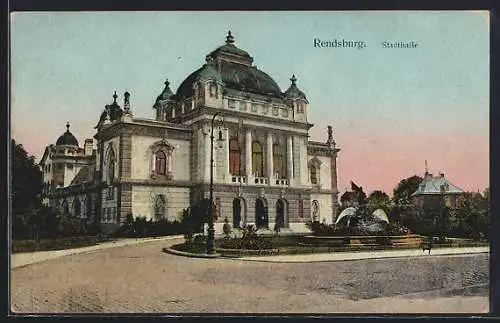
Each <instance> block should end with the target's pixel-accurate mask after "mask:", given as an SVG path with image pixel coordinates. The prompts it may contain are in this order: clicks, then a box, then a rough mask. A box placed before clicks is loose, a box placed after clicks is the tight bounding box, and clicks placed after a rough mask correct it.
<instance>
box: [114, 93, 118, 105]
mask: <svg viewBox="0 0 500 323" xmlns="http://www.w3.org/2000/svg"><path fill="white" fill-rule="evenodd" d="M117 98H118V95H116V91H115V93H114V94H113V103H116V99H117Z"/></svg>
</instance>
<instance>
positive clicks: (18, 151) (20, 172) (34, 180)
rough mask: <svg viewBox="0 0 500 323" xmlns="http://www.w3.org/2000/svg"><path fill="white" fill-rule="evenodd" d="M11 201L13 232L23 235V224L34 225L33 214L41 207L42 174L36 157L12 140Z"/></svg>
mask: <svg viewBox="0 0 500 323" xmlns="http://www.w3.org/2000/svg"><path fill="white" fill-rule="evenodd" d="M10 174H11V178H10V180H11V201H12V213H11V216H12V220H13V221H12V223H13V226H17V227H16V228H13V232H17V233H18V234H21V232H19V230H18V229H20V227H19V226H21V223H24V225H28V226H29V225H30V224H33V219H31V218H32V217H33V214H34V213H36V210H37V209H39V208H40V207H41V199H40V196H41V193H42V172H41V170H40V168H39V167H38V165H36V164H35V157H34V156H30V155H28V153H27V152H26V150H25V149H24V148H23V145H21V144H17V143H16V141H15V140H14V139H11V173H10Z"/></svg>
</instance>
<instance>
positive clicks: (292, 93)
mask: <svg viewBox="0 0 500 323" xmlns="http://www.w3.org/2000/svg"><path fill="white" fill-rule="evenodd" d="M290 81H292V84H290V87H289V88H288V90H286V91H285V96H286V97H287V98H289V99H304V100H307V98H306V95H305V94H304V92H302V91H301V90H300V89H299V88H298V87H297V84H296V83H297V78H296V77H295V75H292V78H291V79H290Z"/></svg>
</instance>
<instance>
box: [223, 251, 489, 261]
mask: <svg viewBox="0 0 500 323" xmlns="http://www.w3.org/2000/svg"><path fill="white" fill-rule="evenodd" d="M485 253H486V254H489V253H490V252H489V251H476V252H464V253H445V254H433V255H429V254H422V255H416V256H415V255H403V256H396V255H394V256H387V257H368V258H355V259H318V260H312V259H307V260H293V259H291V260H266V259H255V258H266V256H263V257H253V259H252V258H251V257H238V258H234V257H233V258H231V259H232V260H241V261H253V262H267V263H295V264H298V263H312V262H345V261H359V260H383V259H409V258H411V259H415V258H422V257H427V258H428V257H450V256H464V255H478V254H485ZM278 257H279V256H278ZM228 258H229V257H228Z"/></svg>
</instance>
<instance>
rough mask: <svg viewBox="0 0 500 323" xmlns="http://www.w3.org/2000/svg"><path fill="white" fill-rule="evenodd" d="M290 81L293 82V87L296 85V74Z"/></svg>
mask: <svg viewBox="0 0 500 323" xmlns="http://www.w3.org/2000/svg"><path fill="white" fill-rule="evenodd" d="M290 81H292V85H295V83H296V82H297V78H296V77H295V74H293V75H292V78H291V79H290Z"/></svg>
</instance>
